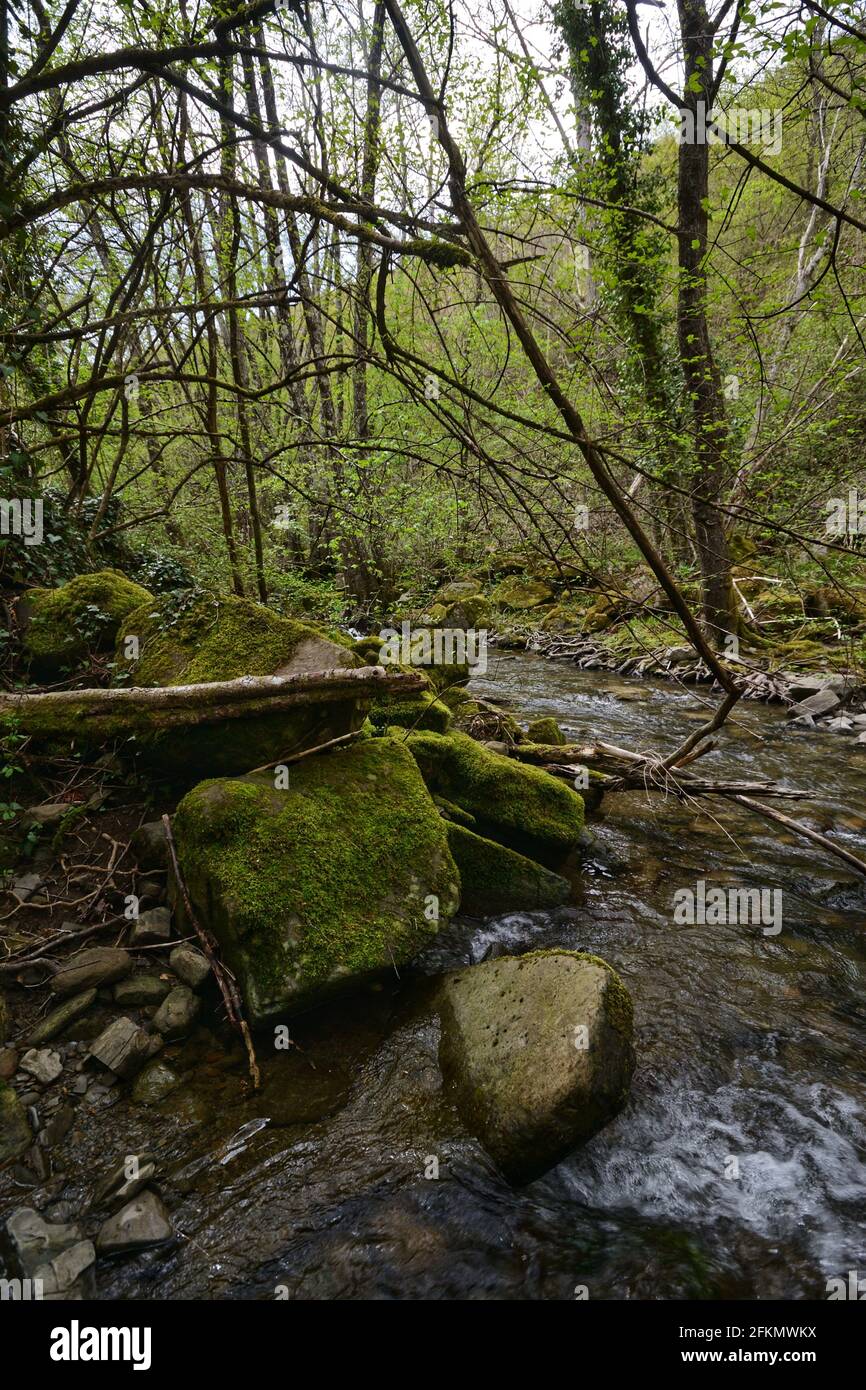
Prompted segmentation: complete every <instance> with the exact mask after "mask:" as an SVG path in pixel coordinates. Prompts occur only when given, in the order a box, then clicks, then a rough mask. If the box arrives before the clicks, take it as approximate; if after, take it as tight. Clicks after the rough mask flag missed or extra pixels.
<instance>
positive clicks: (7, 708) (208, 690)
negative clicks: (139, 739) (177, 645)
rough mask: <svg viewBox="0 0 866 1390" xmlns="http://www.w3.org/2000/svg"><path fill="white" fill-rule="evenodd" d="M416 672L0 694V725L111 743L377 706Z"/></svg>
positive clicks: (359, 671) (407, 689)
mask: <svg viewBox="0 0 866 1390" xmlns="http://www.w3.org/2000/svg"><path fill="white" fill-rule="evenodd" d="M426 685H427V678H426V676H424V675H423V674H422V673H421V672H417V673H416V672H413V671H396V672H395V671H387V670H386V669H385V668H384V667H383V666H361V667H358V668H353V667H349V668H346V667H338V668H335V669H333V670H330V671H301V672H297V673H295V674H294V675H290V676H241V677H240V678H239V679H237V680H232V681H208V682H205V683H202V684H200V685H172V686H152V687H151V686H133V687H131V688H129V689H125V688H123V687H117V688H112V689H109V690H51V691H46V692H43V693H33V692H18V691H13V692H4V693H0V722H2V721H3V719H4V718H6V717H8V716H12V717H13V718H14V719H15V720H16V721H17V723H18V726H19V728H20V730H21V732H22V733H24V734H28V735H31V736H33V737H37V738H38V737H53V738H54V737H56V738H59V737H70V738H74V737H76V736H79V735H81V734H86V735H87V736H88V737H94V736H96V737H99V738H106V739H110V738H118V737H124V736H126V737H129V736H131V735H133V734H144V733H154V732H163V731H164V730H167V729H177V728H183V727H195V726H197V725H202V724H216V723H219V722H220V721H221V720H224V719H251V718H255V717H256V716H260V715H271V714H279V713H280V712H281V711H282V710H285V709H289V708H293V707H295V706H297V705H327V704H335V703H340V702H345V701H355V700H379V699H382V698H383V697H384V698H388V697H389V696H399V697H400V698H402V697H403V696H405V695H407V694H410V693H411V692H413V691H415V690H422V689H424V688H425V686H426Z"/></svg>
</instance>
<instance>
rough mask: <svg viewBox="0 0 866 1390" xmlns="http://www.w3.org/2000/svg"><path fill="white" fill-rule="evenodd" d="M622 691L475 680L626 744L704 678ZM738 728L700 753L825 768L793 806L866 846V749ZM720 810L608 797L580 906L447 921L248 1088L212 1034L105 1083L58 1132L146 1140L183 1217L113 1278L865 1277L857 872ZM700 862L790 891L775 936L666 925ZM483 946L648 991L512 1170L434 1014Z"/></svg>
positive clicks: (819, 1282) (750, 763)
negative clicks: (549, 1146) (534, 953)
mask: <svg viewBox="0 0 866 1390" xmlns="http://www.w3.org/2000/svg"><path fill="white" fill-rule="evenodd" d="M626 685H629V683H628V682H625V681H623V680H622V679H621V678H619V677H615V678H612V677H611V676H610V674H609V673H604V674H599V673H585V672H581V671H578V670H577V669H576V668H575V667H573V666H570V665H568V664H564V663H554V662H546V661H544V660H543V659H542V658H540V657H533V656H530V655H522V654H521V655H515V654H512V653H503V654H498V653H495V652H494V653H492V654H491V660H490V669H489V671H488V673H487V674H486V675H485V676H484V677H483V678H478V679H476V680H475V681H474V682H473V684H472V687H471V689H472V690H473V691H475V692H477V693H478V694H480V695H485V696H489V697H494V698H497V699H499V700H502V701H504V702H507V704H508V707H509V709H510V710H511V711H512V712H513V713H515V714H516V715H517V716H518V717H520V718H521V719H528V718H537V717H539V716H541V715H554V716H555V717H556V718H557V719H558V720H559V721H560V724H561V727H562V728H563V731H564V732H565V733H566V734H567V735H568V736H569V737H570V738H576V739H577V738H584V737H586V738H591V737H600V738H603V739H604V740H606V741H607V742H610V743H616V744H620V745H623V746H625V747H628V748H630V749H633V750H636V751H640V750H642V749H649V748H654V749H657V750H663V751H669V750H672V749H673V748H675V747H676V746H677V745H678V744H679V743H680V742H681V741H682V740H683V738H684V737H685V736H686V735H688V734H689V733H690V732H692V731H693V730H694V728H695V727H696V720H699V719H701V718H703V713H702V711H704V712H705V710H706V706H707V702H708V701H709V700H710V697H709V695H708V693H707V692H706V691H705V690H704V689H702V688H700V687H697V688H682V689H681V688H678V687H677V686H675V685H673V684H664V685H662V684H657V685H656V684H652V683H649V682H644V683H640V684H636V683H631V686H630V688H631V689H632V690H634V691H637V692H638V693H639V694H640V696H641V698H639V699H635V700H624V699H620V698H614V697H612V696H610V695H607V694H605V693H604V692H605V691H606V690H609V689H610V688H611V687H612V686H616V687H624V686H626ZM720 742H721V743H722V745H723V751H719V752H716V753H713V754H711V755H710V756H709V757H708V758H706V759H704V760H703V761H702V763H701V767H702V768H705V769H706V770H707V771H708V772H710V771H711V772H712V774H713V775H721V773H722V771H724V772H726V773H737V774H741V775H743V776H746V777H759V776H770V777H773V778H777V779H779V780H780V781H784V782H787V783H788V784H789V785H796V786H799V787H801V788H805V789H808V791H809V792H810V793H811V796H810V800H809V801H808V802H802V803H793V802H792V803H787V802H785V803H781V804H782V805H783V807H785V808H790V809H791V814H793V815H795V816H797V817H798V818H800V819H803V820H806V821H807V822H808V823H809V824H810V825H813V826H814V827H816V828H817V829H819V830H821V831H823V832H825V833H826V832H828V831H831V833H832V834H833V835H834V836H836V837H837V838H838V840H839V842H840V843H841V844H844V845H846V846H847V847H849V848H850V849H851V850H852V851H853V852H854V853H859V854H860V855H863V854H864V853H866V814H864V808H866V748H864V747H855V745H854V742H853V740H852V739H850V738H844V737H841V736H839V735H833V734H825V733H821V732H818V731H805V730H802V731H801V730H793V729H790V728H788V727H787V726H786V723H785V719H784V716H783V714H782V713H781V712H780V710H779V709H778V708H771V707H765V706H762V705H758V704H749V705H743V706H740V707H738V709H737V711H736V722H735V723H733V724H730V725H729V726H728V729H727V731H726V733H725V734H724V735H723V736H722V739H721V740H720ZM703 808H704V809H698V808H695V807H694V806H691V807H690V806H684V805H682V804H680V803H679V802H675V801H672V800H670V799H663V798H662V797H660V796H658V795H657V794H652V795H650V796H647V795H645V794H643V793H628V794H617V795H615V796H612V797H609V798H608V799H607V801H606V803H605V805H604V807H603V809H602V812H601V814H600V816H596V817H595V818H594V819H593V820H592V821H591V823H590V829H591V831H592V834H593V837H594V842H593V844H592V846H591V847H590V848H589V849H588V851H587V860H586V864H585V870H584V876H583V882H582V888H581V890H580V901H579V902H577V903H576V904H574V905H571V906H568V907H565V908H561V909H557V910H556V911H553V912H551V911H540V912H533V913H527V912H519V913H510V914H507V915H504V916H499V917H496V918H493V919H489V920H485V921H473V920H469V919H467V918H460V919H458V920H457V921H456V922H454V923H452V924H451V926H450V927H449V929H448V930H447V931H446V932H445V933H443V934H442V935H441V936H440V938H438V939H437V942H436V945H435V948H434V949H432V950H430V951H429V952H428V953H427V954H426V955H425V957H424V958H423V959H422V960H421V961H420V962H418V965H417V968H416V970H415V971H414V972H413V974H412V977H411V978H406V979H404V980H402V981H401V982H399V984H398V983H397V981H396V980H395V981H394V982H393V983H392V984H386V985H385V986H384V987H381V988H379V989H377V990H375V991H372V992H371V993H369V994H368V995H366V996H364V997H363V998H360V999H354V1000H352V1001H349V1002H346V1003H343V1004H340V1005H335V1006H333V1007H332V1008H329V1009H328V1010H322V1011H318V1012H317V1013H316V1014H311V1015H308V1016H307V1017H305V1018H302V1019H301V1020H299V1021H298V1022H297V1023H296V1024H295V1025H293V1030H292V1032H293V1040H294V1042H295V1044H296V1045H295V1046H293V1047H291V1048H290V1049H289V1050H288V1051H285V1052H279V1053H272V1054H271V1055H269V1056H267V1057H262V1058H261V1061H262V1071H263V1083H264V1084H263V1088H262V1090H261V1092H260V1093H258V1094H257V1095H251V1094H250V1093H249V1091H248V1090H247V1089H245V1087H244V1085H243V1079H244V1074H245V1067H244V1059H243V1055H242V1052H241V1050H240V1049H239V1048H232V1049H231V1051H230V1052H229V1053H226V1050H225V1047H224V1046H223V1043H222V1041H221V1040H220V1039H217V1038H214V1037H212V1036H211V1037H210V1038H209V1037H208V1035H207V1033H206V1032H204V1033H203V1035H202V1036H201V1037H200V1038H199V1039H197V1040H196V1041H195V1042H192V1043H188V1044H186V1045H185V1046H184V1047H183V1048H172V1049H168V1050H167V1052H166V1054H165V1055H166V1058H167V1059H168V1060H170V1061H171V1065H172V1066H173V1067H175V1068H176V1069H177V1070H178V1071H179V1072H180V1073H181V1077H182V1084H181V1086H180V1087H179V1088H178V1089H176V1090H175V1091H174V1092H173V1093H172V1094H171V1095H170V1096H169V1097H168V1098H166V1099H165V1100H162V1101H159V1102H157V1103H156V1104H155V1105H153V1106H151V1107H140V1106H136V1107H134V1106H131V1105H129V1104H128V1103H127V1102H126V1101H124V1100H121V1101H119V1102H118V1103H115V1104H109V1105H107V1106H106V1108H105V1110H104V1111H103V1112H102V1113H101V1114H100V1115H99V1116H98V1117H94V1123H92V1124H89V1125H87V1126H85V1127H83V1129H82V1130H81V1131H80V1138H79V1140H78V1147H77V1152H76V1154H75V1157H74V1160H73V1157H72V1155H70V1161H69V1165H68V1171H69V1173H70V1174H73V1173H77V1172H79V1171H83V1172H89V1173H91V1174H92V1173H93V1172H94V1171H95V1170H98V1171H101V1170H102V1169H103V1168H104V1167H105V1166H106V1164H107V1163H108V1162H109V1161H110V1160H111V1159H113V1158H114V1157H116V1156H119V1155H120V1154H123V1153H125V1152H132V1151H137V1150H138V1149H139V1148H141V1149H151V1150H153V1151H155V1152H156V1153H157V1154H158V1155H159V1157H160V1160H161V1163H162V1166H163V1183H162V1185H163V1188H164V1191H165V1195H166V1198H167V1201H168V1203H169V1206H170V1209H171V1211H172V1216H173V1220H174V1222H175V1226H176V1229H177V1230H178V1231H179V1232H180V1239H179V1240H178V1241H177V1242H176V1243H175V1244H174V1245H173V1246H170V1247H166V1248H163V1249H161V1250H160V1249H158V1250H153V1251H151V1252H146V1253H143V1254H141V1255H139V1256H136V1257H134V1258H132V1259H130V1258H126V1259H124V1260H121V1261H117V1262H115V1263H114V1264H112V1263H111V1262H106V1263H104V1264H103V1263H102V1262H101V1263H100V1271H99V1293H100V1296H101V1297H105V1298H132V1299H135V1298H215V1297H220V1298H224V1297H231V1298H249V1299H274V1298H340V1299H343V1298H350V1299H351V1298H377V1299H378V1298H383V1299H474V1298H483V1299H550V1298H554V1299H573V1298H575V1297H584V1296H587V1297H589V1298H590V1299H630V1298H654V1299H678V1298H725V1299H728V1298H747V1299H773V1298H783V1297H789V1298H790V1297H792V1298H803V1299H809V1298H824V1297H826V1281H827V1279H828V1278H830V1277H834V1276H838V1275H842V1276H845V1275H846V1274H847V1272H848V1271H849V1270H858V1269H859V1271H860V1274H861V1277H862V1276H863V1275H864V1274H866V1249H864V1244H866V1241H864V1225H866V1223H864V1214H866V1161H864V1160H866V1129H864V1104H863V1101H864V1070H866V1068H864V1060H863V1045H862V1040H863V1031H862V1030H863V1014H864V1009H863V1004H864V982H863V960H864V932H863V928H864V923H866V891H864V887H863V885H862V883H861V882H860V881H859V880H858V879H857V876H856V875H855V874H854V873H853V872H851V871H849V870H848V869H846V867H845V866H844V864H842V863H841V862H837V861H832V860H831V859H830V858H829V857H828V856H827V855H825V854H823V853H822V852H821V851H820V850H817V849H813V848H812V847H810V846H809V845H808V844H807V843H805V842H803V841H802V840H800V839H797V838H795V837H794V836H792V835H788V834H787V833H785V832H784V831H782V830H781V828H779V827H771V826H770V825H769V824H767V823H765V822H762V821H760V820H758V819H754V818H752V817H751V816H749V815H747V813H746V812H745V811H744V810H742V809H741V808H737V807H732V806H729V805H725V804H723V803H722V802H721V799H720V798H717V799H716V801H715V802H714V803H713V804H712V806H708V803H706V802H704V803H703ZM699 879H703V880H705V881H706V883H707V884H708V885H710V884H713V885H722V886H735V887H750V886H757V887H761V888H765V889H779V890H781V892H782V895H783V896H782V903H783V926H782V930H781V932H780V933H779V934H777V935H767V934H764V933H763V932H762V930H761V928H760V926H757V925H725V926H718V925H677V924H675V922H674V914H673V895H674V893H675V892H676V890H677V889H678V888H683V887H694V886H695V884H696V882H697V880H699ZM494 943H498V944H501V945H503V946H505V947H506V948H507V949H508V950H515V951H522V950H525V949H528V948H536V947H550V946H557V945H559V946H563V947H566V948H569V949H577V950H586V951H591V952H594V953H597V954H599V955H601V956H603V957H604V958H605V959H606V960H608V961H609V962H610V963H611V964H612V965H613V966H614V967H615V968H616V969H617V970H618V971H619V972H620V973H621V975H622V977H623V979H624V981H625V982H626V984H627V985H628V987H629V989H630V990H631V993H632V996H633V998H634V1002H635V1025H636V1049H637V1059H638V1062H637V1069H636V1072H635V1077H634V1083H633V1088H632V1093H631V1097H630V1099H629V1102H628V1104H627V1105H626V1108H625V1109H624V1110H623V1112H622V1113H621V1114H620V1115H619V1116H618V1117H617V1119H616V1120H614V1121H613V1122H612V1123H611V1124H610V1125H608V1126H607V1128H606V1129H604V1130H603V1131H602V1132H601V1133H600V1134H599V1135H597V1136H596V1137H595V1139H593V1140H592V1141H591V1142H590V1143H589V1144H588V1145H586V1146H585V1147H584V1148H583V1149H582V1150H580V1151H578V1152H576V1153H575V1154H573V1155H572V1156H571V1157H570V1158H569V1159H568V1160H566V1161H565V1162H563V1163H562V1164H560V1165H559V1167H557V1168H556V1169H555V1170H553V1171H552V1172H550V1173H548V1174H547V1175H546V1176H545V1177H543V1178H541V1179H539V1180H538V1181H536V1182H534V1183H532V1184H531V1185H530V1186H528V1187H526V1188H523V1189H512V1188H510V1187H509V1186H508V1185H507V1184H506V1183H505V1182H504V1180H503V1179H502V1178H501V1177H500V1176H499V1175H498V1173H497V1172H496V1170H495V1168H494V1167H493V1165H492V1163H491V1162H490V1160H489V1159H488V1158H487V1157H486V1155H485V1154H484V1152H483V1151H482V1150H481V1149H480V1147H479V1146H478V1144H477V1143H476V1142H475V1141H474V1140H473V1139H472V1138H471V1137H469V1136H468V1135H467V1134H466V1133H465V1131H464V1130H463V1129H462V1128H461V1125H460V1122H459V1119H458V1117H457V1115H456V1113H455V1111H454V1110H453V1108H452V1106H451V1105H450V1103H449V1102H448V1100H447V1097H446V1096H445V1095H443V1092H442V1089H441V1081H440V1078H439V1072H438V1067H437V1063H436V1055H437V1045H438V1025H437V1023H436V1019H435V1015H433V1014H432V1013H431V1011H430V1009H429V998H430V993H431V988H432V984H431V982H432V981H433V980H434V979H435V976H436V974H437V973H439V972H441V971H442V970H444V969H447V968H451V967H454V966H459V965H465V964H467V963H470V962H474V961H477V960H479V959H481V958H482V956H483V955H484V953H485V951H486V950H487V949H488V948H489V947H490V946H492V945H493V944H494ZM431 1160H435V1162H431ZM79 1164H80V1165H82V1167H81V1168H79ZM436 1172H438V1177H437V1176H435V1174H436ZM75 1181H76V1179H73V1178H72V1177H70V1189H69V1193H68V1194H64V1196H66V1195H73V1196H74V1183H75ZM81 1181H82V1186H81V1188H80V1191H81V1193H82V1194H83V1193H85V1192H86V1190H87V1187H86V1183H87V1181H88V1179H87V1178H84V1179H82V1180H81Z"/></svg>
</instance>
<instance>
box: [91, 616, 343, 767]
mask: <svg viewBox="0 0 866 1390" xmlns="http://www.w3.org/2000/svg"><path fill="white" fill-rule="evenodd" d="M131 636H136V637H137V638H138V641H139V651H140V657H139V660H138V661H137V662H135V663H133V664H132V665H131V666H129V669H130V672H131V678H132V681H133V682H134V683H135V684H136V685H146V686H154V685H168V686H171V685H192V684H197V683H198V682H208V681H217V680H236V679H238V678H239V677H241V676H266V675H273V674H289V673H290V672H292V671H295V670H298V671H302V670H306V671H314V670H327V669H330V668H333V667H342V666H357V665H360V664H361V662H360V660H359V658H358V657H357V655H356V654H355V652H354V650H353V644H352V643H349V645H348V646H346V645H343V644H342V643H341V644H336V643H334V642H332V641H331V639H330V638H329V637H327V636H325V635H323V634H322V633H321V632H319V631H317V629H316V628H315V627H313V626H312V625H310V624H308V623H302V622H298V621H297V620H295V619H293V618H283V617H280V616H279V615H278V614H277V613H273V612H272V611H271V610H270V609H269V608H264V607H262V605H261V604H258V603H252V602H251V601H250V600H249V599H241V598H235V597H217V596H216V595H202V596H199V597H198V598H197V599H196V601H195V602H194V603H193V604H192V605H191V606H189V607H188V608H185V609H183V610H181V611H180V612H178V611H176V610H175V609H174V608H173V607H172V603H171V601H170V600H165V601H163V603H161V604H153V603H150V604H145V605H143V606H142V607H140V608H137V609H136V610H135V611H134V612H133V613H130V614H129V616H128V617H127V619H126V621H125V623H124V624H123V627H122V629H121V632H120V634H119V636H118V661H121V660H122V654H123V650H124V644H125V641H126V639H127V638H128V637H131ZM365 712H366V705H365V704H364V703H363V702H361V701H360V700H343V701H339V702H331V701H328V702H327V703H325V702H323V703H322V704H311V705H298V706H296V707H295V708H293V709H289V710H284V711H282V712H280V713H277V714H273V715H262V714H259V715H256V716H254V717H252V718H250V719H232V720H226V721H223V722H221V723H218V724H209V725H202V726H200V727H197V728H188V729H184V730H183V731H180V732H171V731H168V732H165V733H158V732H157V733H155V734H154V733H153V731H152V726H151V725H150V724H149V722H148V721H147V720H146V719H145V720H144V721H143V723H142V727H141V729H140V730H136V731H135V732H136V734H137V737H138V738H139V741H140V745H141V750H142V753H143V755H144V757H145V759H146V760H147V761H148V762H150V763H153V764H155V765H156V766H157V768H158V769H159V770H160V771H161V772H162V774H163V776H165V777H166V779H167V780H169V781H171V782H173V783H175V784H179V785H187V786H188V785H189V784H190V783H191V782H193V781H195V780H197V779H198V778H200V777H202V776H203V775H204V776H208V775H210V776H219V775H233V774H235V773H242V772H248V771H249V770H250V769H251V768H256V767H263V766H265V765H266V764H268V763H270V762H273V761H274V760H275V759H277V758H280V757H282V756H288V755H290V754H291V753H295V752H300V751H301V750H302V749H304V748H307V747H311V746H313V745H315V744H319V743H326V742H328V741H329V740H330V739H332V738H338V737H340V736H341V735H342V734H346V733H349V732H351V731H353V730H354V729H357V727H358V726H359V724H360V723H361V720H362V719H363V717H364V714H365Z"/></svg>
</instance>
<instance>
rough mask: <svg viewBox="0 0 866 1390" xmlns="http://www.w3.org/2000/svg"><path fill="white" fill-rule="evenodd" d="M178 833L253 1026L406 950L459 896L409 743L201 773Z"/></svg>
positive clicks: (396, 962)
mask: <svg viewBox="0 0 866 1390" xmlns="http://www.w3.org/2000/svg"><path fill="white" fill-rule="evenodd" d="M174 834H175V838H176V840H177V845H178V851H179V855H180V864H181V870H182V872H183V874H184V877H185V878H186V881H187V885H188V888H189V891H190V894H191V898H192V902H193V906H194V907H195V908H196V910H197V911H198V912H199V913H200V914H201V916H202V918H203V920H205V921H206V922H207V923H208V925H209V926H210V928H211V930H212V931H213V932H214V933H215V935H216V936H217V938H218V940H219V942H220V944H221V946H222V949H223V953H224V956H225V959H226V960H227V962H228V964H229V965H230V967H231V968H232V970H233V971H234V972H235V974H236V976H237V978H238V981H239V983H240V986H241V989H242V991H243V996H244V1001H245V1005H246V1010H247V1017H248V1018H249V1020H250V1022H251V1023H253V1024H255V1025H257V1026H261V1025H263V1024H266V1023H267V1022H269V1021H270V1020H273V1019H277V1018H280V1017H283V1016H285V1015H287V1014H291V1013H293V1012H296V1011H298V1010H300V1009H305V1008H307V1007H309V1006H310V1005H311V1004H316V1003H318V1002H319V1001H321V1000H324V999H326V998H327V997H328V996H329V995H331V994H333V993H335V992H338V991H341V990H346V989H349V988H352V987H357V986H359V985H362V984H364V983H366V982H368V981H370V980H372V979H374V978H375V977H376V976H378V975H379V974H381V973H382V972H388V971H390V972H391V973H392V974H393V971H394V969H395V968H399V967H400V966H401V965H403V964H405V963H406V962H407V961H409V960H411V959H412V957H413V956H415V955H416V954H417V953H418V952H419V951H420V950H421V949H422V948H423V947H424V946H426V945H427V944H428V943H429V941H430V940H431V938H432V937H433V936H434V935H435V934H436V932H437V931H438V930H439V928H440V927H441V926H443V925H444V924H445V923H446V922H447V920H448V919H449V917H450V916H451V915H452V913H453V912H454V911H456V908H457V904H458V901H459V883H460V880H459V875H458V872H457V869H456V866H455V864H454V861H453V859H452V857H451V854H450V851H449V849H448V839H447V833H446V829H445V824H444V822H443V820H442V819H441V817H440V815H439V813H438V811H437V810H436V807H435V806H434V804H433V802H432V800H431V798H430V796H429V794H428V792H427V790H426V788H425V786H424V783H423V781H422V779H421V776H420V774H419V772H418V768H417V766H416V764H415V761H414V759H413V758H412V756H411V754H410V753H409V751H408V750H407V749H406V748H405V747H404V746H403V745H402V744H401V743H400V742H399V741H397V740H394V739H390V738H371V739H366V740H362V741H360V742H358V743H356V744H354V745H353V746H352V747H350V748H347V749H344V750H342V751H339V752H337V751H335V752H333V753H329V754H323V755H318V756H314V757H311V758H306V759H304V760H302V761H301V762H299V763H298V764H297V765H296V766H292V767H291V768H290V769H289V786H288V788H287V789H286V790H277V789H276V788H275V786H274V779H273V777H272V776H267V775H265V774H261V773H260V774H256V775H255V776H252V777H244V778H239V779H237V780H222V781H219V780H218V781H210V782H204V783H202V784H201V786H198V787H195V788H194V789H193V790H192V791H191V792H190V793H189V794H188V795H187V796H186V797H185V798H184V799H183V801H182V802H181V803H180V805H179V807H178V809H177V813H176V815H175V820H174Z"/></svg>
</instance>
